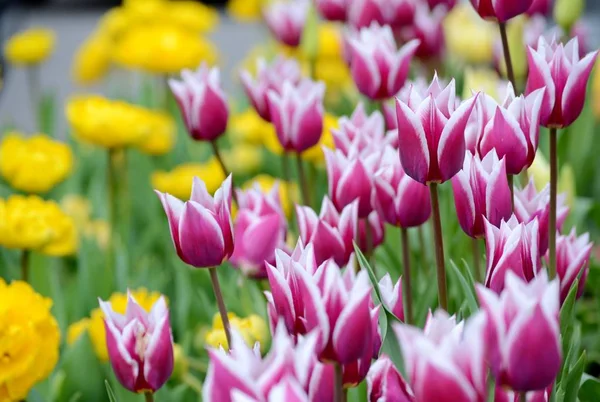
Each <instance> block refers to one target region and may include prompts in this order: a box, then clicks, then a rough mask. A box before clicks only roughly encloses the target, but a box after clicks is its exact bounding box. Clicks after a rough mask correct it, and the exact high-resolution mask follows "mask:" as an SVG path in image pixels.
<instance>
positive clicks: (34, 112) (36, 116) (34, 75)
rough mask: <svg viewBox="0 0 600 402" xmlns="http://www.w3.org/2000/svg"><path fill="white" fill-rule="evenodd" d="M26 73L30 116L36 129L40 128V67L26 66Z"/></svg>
mask: <svg viewBox="0 0 600 402" xmlns="http://www.w3.org/2000/svg"><path fill="white" fill-rule="evenodd" d="M26 73H27V86H28V88H29V100H30V101H31V118H32V120H33V121H34V122H36V130H42V127H41V126H40V102H41V96H40V68H39V67H38V66H30V67H27V69H26Z"/></svg>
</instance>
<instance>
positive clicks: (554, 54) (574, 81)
mask: <svg viewBox="0 0 600 402" xmlns="http://www.w3.org/2000/svg"><path fill="white" fill-rule="evenodd" d="M597 56H598V52H597V51H596V52H592V53H589V54H588V55H586V56H585V57H584V58H583V59H580V58H579V41H578V39H577V38H574V39H572V40H570V41H569V42H568V43H567V44H566V45H563V44H562V43H561V44H558V43H557V42H556V41H555V40H553V41H552V42H550V43H548V42H546V39H545V38H544V37H543V36H542V37H540V38H539V42H538V46H537V49H536V50H534V49H533V48H531V47H530V48H529V49H528V60H529V76H528V79H527V89H526V93H528V94H529V93H532V92H533V91H535V90H536V89H539V88H543V87H546V91H545V93H544V100H543V102H542V111H541V124H542V125H543V126H545V127H553V128H562V127H567V126H569V125H571V123H573V122H574V121H575V120H576V119H577V117H579V115H580V114H581V111H582V110H583V105H584V103H585V91H586V88H587V82H588V79H589V77H590V74H591V72H592V68H593V67H594V63H595V61H596V58H597Z"/></svg>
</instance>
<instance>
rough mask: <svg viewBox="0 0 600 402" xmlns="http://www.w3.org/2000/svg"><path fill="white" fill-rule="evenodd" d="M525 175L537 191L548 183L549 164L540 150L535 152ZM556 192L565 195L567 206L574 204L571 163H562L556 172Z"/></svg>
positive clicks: (573, 180) (573, 173) (573, 182)
mask: <svg viewBox="0 0 600 402" xmlns="http://www.w3.org/2000/svg"><path fill="white" fill-rule="evenodd" d="M527 175H528V176H529V177H530V178H532V179H533V182H534V184H535V187H536V188H537V190H538V191H541V190H542V189H543V188H544V187H546V186H547V185H548V183H550V165H549V164H548V161H547V160H546V158H545V157H544V155H543V154H542V153H541V152H538V153H536V154H535V159H534V160H533V163H532V164H531V166H530V167H529V169H527ZM558 192H559V194H566V195H567V199H566V203H567V205H568V206H570V207H573V206H574V205H575V197H576V196H577V189H576V187H575V172H574V171H573V167H572V166H571V165H568V164H564V165H562V166H561V168H560V172H559V173H558Z"/></svg>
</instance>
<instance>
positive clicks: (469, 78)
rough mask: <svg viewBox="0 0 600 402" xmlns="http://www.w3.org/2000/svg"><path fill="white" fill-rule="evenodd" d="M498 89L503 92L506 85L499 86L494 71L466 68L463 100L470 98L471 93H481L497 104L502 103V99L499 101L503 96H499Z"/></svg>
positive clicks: (499, 81) (498, 79)
mask: <svg viewBox="0 0 600 402" xmlns="http://www.w3.org/2000/svg"><path fill="white" fill-rule="evenodd" d="M502 87H504V88H502ZM499 89H503V90H505V89H506V85H501V80H500V77H499V76H498V73H497V72H496V71H494V70H492V69H489V68H467V69H466V70H465V78H464V84H463V92H462V96H463V99H469V98H470V97H472V96H473V92H480V91H482V92H484V93H485V94H486V95H489V96H491V97H492V98H494V99H495V100H496V101H497V102H502V101H503V100H504V99H501V97H502V96H504V94H501V93H500V92H499Z"/></svg>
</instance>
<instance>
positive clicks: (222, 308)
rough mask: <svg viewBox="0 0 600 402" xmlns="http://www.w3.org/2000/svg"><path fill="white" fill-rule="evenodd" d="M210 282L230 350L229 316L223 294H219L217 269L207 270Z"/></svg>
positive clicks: (219, 286)
mask: <svg viewBox="0 0 600 402" xmlns="http://www.w3.org/2000/svg"><path fill="white" fill-rule="evenodd" d="M208 272H209V273H210V281H211V283H212V287H213V291H214V293H215V298H216V299H217V306H218V307H219V314H220V315H221V321H223V328H224V329H225V337H226V338H227V347H228V348H229V349H231V328H230V326H229V316H228V315H227V307H225V300H224V299H223V293H221V285H219V277H218V276H217V269H216V268H215V267H212V268H209V269H208Z"/></svg>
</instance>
